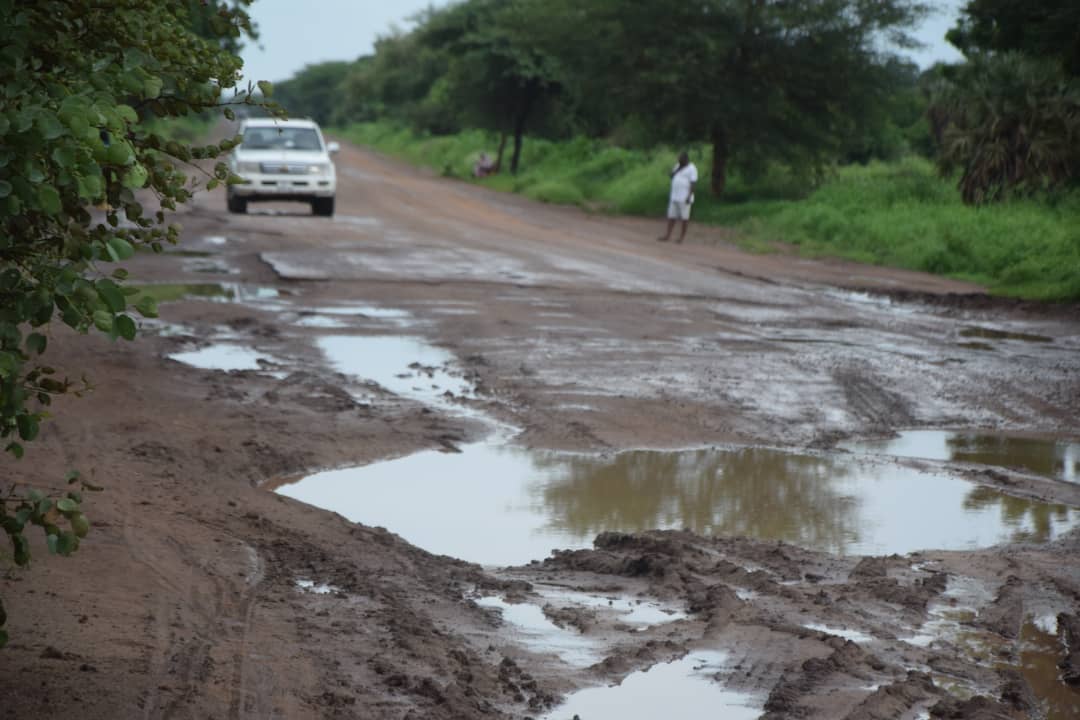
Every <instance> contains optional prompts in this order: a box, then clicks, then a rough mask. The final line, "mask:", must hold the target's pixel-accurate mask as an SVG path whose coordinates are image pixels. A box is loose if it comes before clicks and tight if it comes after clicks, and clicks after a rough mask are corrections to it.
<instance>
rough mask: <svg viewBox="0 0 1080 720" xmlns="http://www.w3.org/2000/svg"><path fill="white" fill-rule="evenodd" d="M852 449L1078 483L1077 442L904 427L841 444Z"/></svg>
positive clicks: (1079, 456)
mask: <svg viewBox="0 0 1080 720" xmlns="http://www.w3.org/2000/svg"><path fill="white" fill-rule="evenodd" d="M844 447H847V448H848V449H851V450H853V451H855V452H869V453H878V454H884V455H894V456H897V457H909V458H922V459H924V460H940V461H945V462H962V463H975V464H979V465H990V466H995V467H1004V468H1013V469H1017V470H1023V471H1026V472H1031V473H1035V474H1036V475H1043V476H1045V477H1049V478H1054V479H1057V480H1065V481H1068V482H1080V443H1077V442H1069V441H1063V440H1047V439H1043V438H1032V437H1018V436H1010V435H994V434H984V433H965V432H949V431H943V430H908V431H904V432H901V433H899V434H898V435H897V436H896V437H894V438H888V439H883V440H863V441H859V442H855V443H849V444H846V445H844Z"/></svg>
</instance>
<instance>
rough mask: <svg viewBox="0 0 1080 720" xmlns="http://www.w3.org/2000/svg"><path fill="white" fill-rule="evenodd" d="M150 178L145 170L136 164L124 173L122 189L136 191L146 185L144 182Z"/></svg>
mask: <svg viewBox="0 0 1080 720" xmlns="http://www.w3.org/2000/svg"><path fill="white" fill-rule="evenodd" d="M149 178H150V173H149V172H147V170H146V168H145V167H143V166H142V165H140V164H138V163H136V164H134V165H132V166H131V167H130V168H128V171H127V172H126V173H124V178H123V183H124V187H126V188H131V189H132V190H138V189H139V188H141V187H144V186H145V185H146V181H147V180H148V179H149Z"/></svg>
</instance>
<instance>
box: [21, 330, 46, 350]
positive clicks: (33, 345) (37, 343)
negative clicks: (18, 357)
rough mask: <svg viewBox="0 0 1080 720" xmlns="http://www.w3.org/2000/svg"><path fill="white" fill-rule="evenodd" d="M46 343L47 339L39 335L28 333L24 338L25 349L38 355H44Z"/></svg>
mask: <svg viewBox="0 0 1080 720" xmlns="http://www.w3.org/2000/svg"><path fill="white" fill-rule="evenodd" d="M48 342H49V341H48V338H46V337H45V336H44V335H42V334H41V333H30V335H28V336H27V338H26V349H27V350H29V351H30V352H33V353H36V354H38V355H44V354H45V346H46V345H48Z"/></svg>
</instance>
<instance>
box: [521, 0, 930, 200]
mask: <svg viewBox="0 0 1080 720" xmlns="http://www.w3.org/2000/svg"><path fill="white" fill-rule="evenodd" d="M549 5H550V6H553V9H552V12H553V13H555V14H557V15H558V16H560V17H562V18H563V19H562V21H560V22H559V23H558V28H559V30H558V33H554V32H552V31H551V30H550V29H548V30H545V29H543V28H540V29H538V30H536V32H537V33H545V34H546V36H547V37H549V38H551V41H552V42H554V43H557V45H558V47H559V48H560V51H559V54H560V56H564V57H565V60H566V64H567V65H569V66H570V67H571V68H572V72H573V73H574V74H575V75H577V76H580V77H591V78H592V80H591V82H590V87H591V88H593V90H592V91H591V93H589V94H590V95H593V96H604V97H606V98H610V97H612V96H614V97H617V98H618V100H619V102H618V105H619V107H621V108H622V110H623V113H624V115H628V114H629V115H634V116H636V117H638V118H639V119H640V120H641V121H642V122H644V123H645V124H646V126H647V127H649V128H651V129H652V134H653V137H654V138H656V139H658V140H659V139H664V140H667V141H681V142H687V141H697V140H706V141H707V142H708V143H709V144H710V146H711V148H712V177H711V187H712V190H713V192H714V193H716V194H719V193H721V192H722V191H723V190H724V187H725V183H726V176H727V168H728V165H729V162H731V161H733V160H737V161H740V162H741V163H742V164H743V165H758V166H760V165H763V164H765V163H767V162H768V161H770V160H781V161H786V162H789V163H793V164H801V165H804V166H806V165H811V166H812V165H819V164H821V163H823V162H825V161H827V160H830V159H832V158H833V157H834V156H835V155H836V153H837V152H838V151H839V150H840V149H841V147H842V145H843V140H844V138H846V137H847V136H849V135H850V134H851V132H852V131H853V128H855V127H857V126H858V125H859V124H860V123H865V122H866V118H867V117H868V116H869V115H870V114H871V113H872V112H874V110H875V109H876V108H877V107H879V106H880V104H881V102H882V100H883V97H884V95H885V94H887V92H888V88H889V83H888V65H887V63H888V61H889V60H890V56H889V55H887V54H885V53H884V52H883V51H881V50H880V47H881V46H882V45H883V42H882V41H884V40H891V41H892V42H893V43H894V44H899V45H904V44H908V43H910V39H909V38H908V37H907V35H906V31H907V30H908V29H909V28H910V27H911V26H912V25H913V23H914V22H915V21H916V20H917V19H918V18H920V17H921V16H922V15H923V13H924V12H925V11H926V5H924V4H923V3H920V2H914V1H908V0H886V1H884V2H873V3H869V2H862V1H861V0H826V1H825V2H822V1H820V0H793V1H787V0H786V1H784V2H780V1H778V0H704V1H702V2H697V3H681V4H675V5H671V4H667V3H657V2H630V1H628V0H582V1H580V2H579V1H577V0H551V3H549ZM556 5H557V6H558V8H557V9H555V8H554V6H556Z"/></svg>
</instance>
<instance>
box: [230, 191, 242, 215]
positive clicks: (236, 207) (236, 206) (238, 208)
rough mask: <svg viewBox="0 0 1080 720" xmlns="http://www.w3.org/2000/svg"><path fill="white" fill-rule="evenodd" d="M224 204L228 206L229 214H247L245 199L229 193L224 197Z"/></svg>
mask: <svg viewBox="0 0 1080 720" xmlns="http://www.w3.org/2000/svg"><path fill="white" fill-rule="evenodd" d="M225 204H226V205H228V206H229V212H231V213H241V214H243V213H246V212H247V198H242V197H238V196H236V195H233V194H232V193H229V194H228V195H226V196H225Z"/></svg>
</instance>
